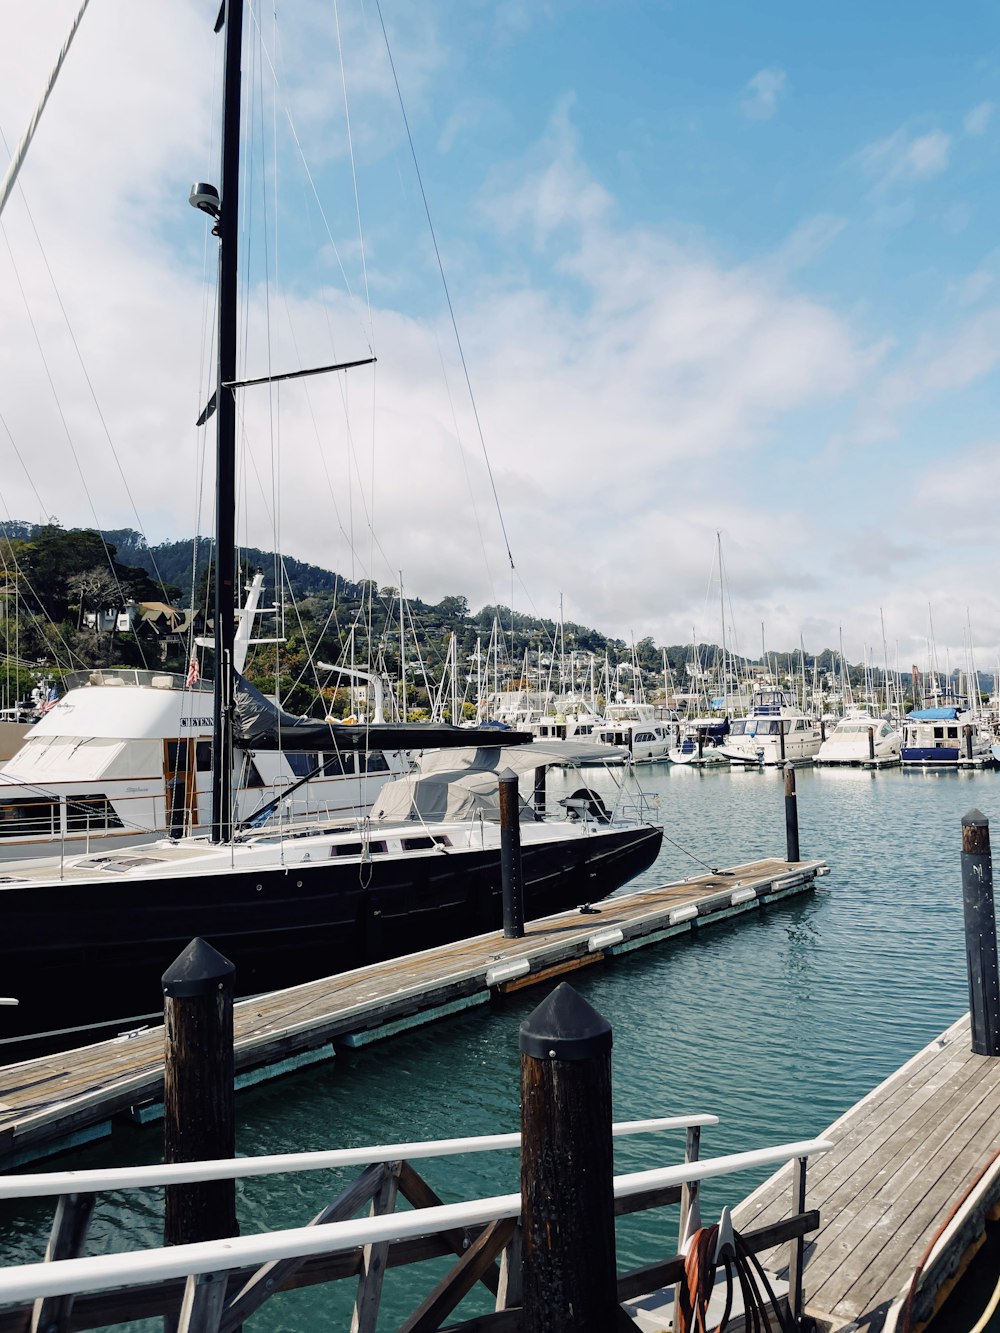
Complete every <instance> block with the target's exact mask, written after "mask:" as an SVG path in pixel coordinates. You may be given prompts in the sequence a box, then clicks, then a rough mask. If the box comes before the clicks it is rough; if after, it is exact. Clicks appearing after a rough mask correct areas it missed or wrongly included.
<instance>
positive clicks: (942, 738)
mask: <svg viewBox="0 0 1000 1333" xmlns="http://www.w3.org/2000/svg"><path fill="white" fill-rule="evenodd" d="M900 758H901V760H902V764H903V767H904V768H988V767H992V765H993V763H994V762H995V761H994V758H993V750H992V748H991V737H990V735H989V732H988V731H987V730H986V728H985V727H984V726H982V725H981V723H980V719H979V718H978V717H977V716H976V714H975V713H973V712H972V711H971V710H970V709H967V708H963V707H962V706H961V705H960V704H958V703H954V704H942V705H940V706H939V707H936V708H917V709H914V711H913V712H912V713H908V714H907V716H906V717H905V718H904V719H903V748H902V752H901V754H900Z"/></svg>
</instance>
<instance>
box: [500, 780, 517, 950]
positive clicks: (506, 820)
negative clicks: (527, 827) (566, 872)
mask: <svg viewBox="0 0 1000 1333" xmlns="http://www.w3.org/2000/svg"><path fill="white" fill-rule="evenodd" d="M497 777H498V779H499V782H500V882H501V886H502V888H503V935H504V939H506V940H519V939H520V938H521V937H522V935H523V934H524V876H523V874H522V871H521V823H520V818H521V812H520V809H519V806H520V800H519V799H518V795H517V776H516V774H514V773H512V772H511V771H510V769H509V768H505V769H504V770H503V771H502V772H501V773H499V774H497Z"/></svg>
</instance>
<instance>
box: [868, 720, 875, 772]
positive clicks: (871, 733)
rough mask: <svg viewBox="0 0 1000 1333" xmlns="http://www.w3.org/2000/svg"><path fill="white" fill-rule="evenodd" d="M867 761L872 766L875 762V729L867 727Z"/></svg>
mask: <svg viewBox="0 0 1000 1333" xmlns="http://www.w3.org/2000/svg"><path fill="white" fill-rule="evenodd" d="M868 761H869V763H872V764H873V763H874V762H875V728H874V727H869V728H868Z"/></svg>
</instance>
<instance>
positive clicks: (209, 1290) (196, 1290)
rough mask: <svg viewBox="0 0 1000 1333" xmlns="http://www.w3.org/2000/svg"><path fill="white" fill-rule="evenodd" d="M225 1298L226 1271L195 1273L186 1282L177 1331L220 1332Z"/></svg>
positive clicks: (183, 1332) (180, 1332) (184, 1332)
mask: <svg viewBox="0 0 1000 1333" xmlns="http://www.w3.org/2000/svg"><path fill="white" fill-rule="evenodd" d="M225 1299H226V1275H225V1274H224V1273H193V1274H192V1275H191V1277H189V1278H188V1280H187V1282H185V1284H184V1299H183V1301H182V1302H181V1317H180V1320H179V1321H178V1324H177V1333H218V1329H219V1320H220V1319H221V1317H222V1304H223V1302H224V1301H225Z"/></svg>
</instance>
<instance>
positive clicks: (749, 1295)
mask: <svg viewBox="0 0 1000 1333" xmlns="http://www.w3.org/2000/svg"><path fill="white" fill-rule="evenodd" d="M718 1240H719V1228H718V1226H711V1227H701V1228H700V1229H699V1230H698V1231H696V1232H695V1233H694V1235H693V1236H692V1237H691V1243H690V1247H689V1249H688V1252H687V1255H686V1256H685V1259H684V1281H683V1282H681V1283H680V1284H679V1287H678V1301H677V1320H676V1328H677V1333H725V1330H726V1327H727V1326H728V1324H729V1317H730V1315H731V1314H732V1309H733V1289H734V1277H735V1279H736V1281H738V1282H739V1284H740V1294H741V1296H742V1298H743V1311H744V1326H745V1328H746V1330H747V1333H775V1330H776V1329H777V1330H778V1333H795V1325H794V1323H793V1322H792V1321H791V1319H790V1318H789V1317H788V1316H786V1314H785V1311H784V1309H783V1307H782V1305H781V1304H780V1303H779V1301H778V1298H777V1297H776V1296H775V1294H774V1289H773V1288H772V1286H771V1283H770V1282H769V1280H768V1277H767V1274H766V1273H765V1272H764V1269H763V1268H762V1267H761V1264H760V1261H759V1260H758V1258H757V1256H756V1255H755V1254H753V1253H751V1251H750V1250H749V1249H748V1248H747V1245H746V1242H745V1241H744V1240H743V1237H742V1236H741V1235H740V1234H739V1232H738V1231H734V1232H733V1242H734V1248H733V1250H730V1249H729V1248H728V1246H727V1247H726V1249H725V1250H724V1251H723V1253H722V1255H720V1256H719V1258H718V1260H717V1259H716V1248H717V1245H718ZM720 1266H721V1267H722V1268H723V1270H724V1272H725V1275H726V1304H725V1308H724V1310H723V1312H722V1318H721V1319H720V1320H719V1322H718V1324H716V1326H715V1328H714V1329H710V1328H709V1325H708V1302H709V1298H710V1297H711V1295H712V1288H713V1287H714V1285H715V1278H716V1273H717V1272H718V1269H719V1267H720ZM772 1315H773V1316H774V1318H775V1319H776V1320H777V1324H776V1325H775V1324H774V1323H772V1319H771V1316H772Z"/></svg>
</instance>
